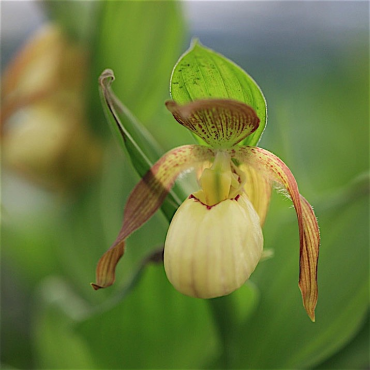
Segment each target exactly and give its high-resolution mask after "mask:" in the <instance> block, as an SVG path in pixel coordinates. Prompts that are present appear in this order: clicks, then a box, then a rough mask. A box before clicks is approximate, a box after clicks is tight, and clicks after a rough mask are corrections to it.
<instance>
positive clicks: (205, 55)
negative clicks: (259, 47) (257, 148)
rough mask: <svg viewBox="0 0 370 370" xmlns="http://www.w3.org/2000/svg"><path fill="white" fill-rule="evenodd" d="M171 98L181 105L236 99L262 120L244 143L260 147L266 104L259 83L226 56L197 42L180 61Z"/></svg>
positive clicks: (264, 123) (174, 71) (265, 119)
mask: <svg viewBox="0 0 370 370" xmlns="http://www.w3.org/2000/svg"><path fill="white" fill-rule="evenodd" d="M170 88H171V96H172V99H173V100H174V101H175V102H176V103H178V104H186V103H189V102H192V101H194V100H197V99H207V98H208V99H209V98H221V99H235V100H238V101H241V102H243V103H245V104H247V105H249V106H251V107H252V108H253V109H254V110H255V111H256V113H257V116H258V117H259V119H260V126H259V128H258V129H257V130H256V131H255V132H254V133H253V134H252V135H250V136H248V137H247V138H246V139H245V140H244V141H243V142H242V144H244V145H256V144H257V143H258V141H259V139H260V137H261V135H262V132H263V130H264V128H265V126H266V121H267V111H266V101H265V98H264V96H263V94H262V91H261V90H260V88H259V87H258V85H257V84H256V82H255V81H254V80H253V79H252V78H251V77H250V76H249V75H248V74H247V73H246V72H244V71H243V70H242V69H241V68H240V67H239V66H237V65H236V64H235V63H233V62H232V61H230V60H229V59H227V58H225V57H224V56H222V55H220V54H218V53H216V52H214V51H213V50H211V49H208V48H205V47H204V46H203V45H201V44H200V43H199V41H197V40H195V41H193V43H192V45H191V46H190V49H189V50H188V51H187V52H186V53H185V54H184V55H183V56H182V57H181V58H180V59H179V61H178V62H177V64H176V66H175V68H174V70H173V72H172V76H171V84H170Z"/></svg>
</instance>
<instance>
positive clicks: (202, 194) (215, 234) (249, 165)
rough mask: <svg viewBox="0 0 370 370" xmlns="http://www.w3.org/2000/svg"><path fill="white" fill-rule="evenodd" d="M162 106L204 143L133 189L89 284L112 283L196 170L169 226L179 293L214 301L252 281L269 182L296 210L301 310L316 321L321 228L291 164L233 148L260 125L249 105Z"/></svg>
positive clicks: (176, 153) (179, 152) (168, 247)
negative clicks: (144, 230) (142, 232)
mask: <svg viewBox="0 0 370 370" xmlns="http://www.w3.org/2000/svg"><path fill="white" fill-rule="evenodd" d="M166 106H167V108H168V109H169V111H170V112H171V113H172V114H173V116H174V117H175V119H176V120H177V121H178V122H179V123H180V124H181V125H183V126H184V127H186V128H187V129H189V130H190V131H192V132H193V133H194V134H196V135H198V136H199V137H200V138H201V139H203V140H204V141H205V142H206V143H207V144H208V145H209V146H205V145H185V146H181V147H179V148H175V149H173V150H171V151H169V152H168V153H166V154H165V155H164V156H163V157H162V158H161V159H160V160H159V161H158V162H157V163H155V164H154V166H153V167H152V168H151V169H150V171H149V172H148V173H147V174H146V175H145V176H144V177H143V178H142V179H141V181H140V182H139V183H138V184H137V185H136V187H135V188H134V189H133V191H132V193H131V194H130V196H129V198H128V200H127V204H126V208H125V212H124V220H123V225H122V228H121V231H120V233H119V235H118V237H117V239H116V241H115V242H114V244H113V245H112V246H111V247H110V248H109V250H108V251H107V252H106V253H105V254H104V255H103V256H102V257H101V259H100V260H99V263H98V266H97V271H96V279H97V280H96V283H95V284H92V286H93V288H94V289H96V290H97V289H100V288H105V287H108V286H110V285H112V284H113V283H114V280H115V268H116V265H117V263H118V261H119V259H120V258H121V257H122V255H123V253H124V246H125V240H126V239H127V238H128V237H129V236H130V235H131V234H132V233H133V232H134V231H135V230H137V229H138V228H139V227H140V226H142V225H143V224H144V223H145V222H146V221H147V220H148V219H149V218H150V217H151V216H152V215H153V214H154V213H155V212H156V211H157V210H158V208H159V207H160V206H161V204H162V202H163V201H164V199H165V197H166V195H167V194H168V192H169V191H170V189H171V187H172V186H173V184H174V182H175V180H176V178H177V177H178V176H179V175H180V174H181V173H182V172H184V171H188V170H189V169H191V168H198V169H201V170H200V177H199V185H200V190H199V191H197V192H195V193H193V194H191V195H190V196H189V197H188V198H187V199H186V200H185V201H184V203H183V204H182V205H181V206H180V207H179V208H178V210H177V212H176V213H175V215H174V217H173V219H172V222H171V224H170V227H169V230H168V233H167V238H166V242H165V250H164V266H165V270H166V274H167V277H168V279H169V280H170V282H171V283H172V284H173V285H174V287H175V288H176V289H177V290H179V291H180V292H181V293H183V294H186V295H189V296H193V297H199V298H213V297H219V296H223V295H226V294H229V293H231V292H233V291H234V290H236V289H238V288H239V287H240V286H241V285H242V284H244V282H245V281H246V280H247V279H248V278H249V276H250V275H251V273H252V272H253V271H254V269H255V268H256V266H257V264H258V262H259V260H260V259H261V256H262V251H263V236H262V230H261V226H262V224H263V222H264V219H265V216H266V212H267V208H268V203H269V199H270V193H271V184H272V183H277V184H278V185H280V186H282V187H284V188H285V189H286V190H287V192H288V193H289V195H290V198H291V199H292V201H293V205H294V208H295V210H296V213H297V219H298V226H299V235H300V275H299V287H300V289H301V293H302V298H303V304H304V307H305V309H306V311H307V313H308V315H309V317H310V318H311V320H313V321H314V320H315V306H316V302H317V261H318V251H319V243H320V238H319V230H318V224H317V220H316V217H315V215H314V212H313V210H312V207H311V206H310V204H309V203H308V202H307V201H306V200H305V198H303V197H302V196H301V195H300V193H299V190H298V186H297V183H296V181H295V179H294V177H293V175H292V173H291V172H290V170H289V168H288V167H287V166H286V165H285V164H284V163H283V162H282V161H281V160H280V159H279V158H278V157H276V156H275V155H274V154H272V153H270V152H268V151H267V150H264V149H261V148H258V147H250V146H240V145H238V144H239V143H240V142H241V141H242V140H243V139H245V138H246V137H247V136H248V135H250V134H252V133H253V132H254V131H255V130H256V129H257V128H258V126H259V118H258V117H257V115H256V113H255V111H254V110H253V109H252V108H251V107H249V106H248V105H246V104H244V103H241V102H238V101H235V100H230V99H204V100H196V101H194V102H191V103H189V104H186V105H178V104H177V103H175V102H174V101H168V102H166Z"/></svg>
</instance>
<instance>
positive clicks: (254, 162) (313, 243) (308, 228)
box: [230, 147, 320, 321]
mask: <svg viewBox="0 0 370 370" xmlns="http://www.w3.org/2000/svg"><path fill="white" fill-rule="evenodd" d="M230 154H231V156H232V157H234V158H236V159H237V160H239V161H240V162H243V163H246V164H249V165H251V166H253V167H254V168H255V169H256V170H257V171H259V172H260V174H261V175H262V176H264V177H266V178H267V179H269V180H270V181H275V182H277V183H279V184H281V185H283V186H284V187H285V188H286V190H287V191H288V192H289V195H290V197H291V199H292V201H293V205H294V208H295V210H296V213H297V219H298V227H299V239H300V261H299V262H300V263H299V268H300V270H299V288H300V290H301V293H302V299H303V305H304V307H305V309H306V311H307V314H308V316H309V317H310V319H311V320H312V321H315V307H316V303H317V297H318V287H317V263H318V258H319V246H320V234H319V227H318V224H317V219H316V217H315V214H314V212H313V209H312V207H311V205H310V204H309V203H308V202H307V200H306V199H305V198H303V197H302V195H300V194H299V190H298V185H297V183H296V180H295V178H294V176H293V174H292V173H291V172H290V170H289V168H288V167H287V166H286V164H285V163H284V162H283V161H282V160H281V159H280V158H278V157H277V156H275V155H274V154H272V153H270V152H268V151H267V150H264V149H261V148H257V147H240V148H237V149H231V150H230Z"/></svg>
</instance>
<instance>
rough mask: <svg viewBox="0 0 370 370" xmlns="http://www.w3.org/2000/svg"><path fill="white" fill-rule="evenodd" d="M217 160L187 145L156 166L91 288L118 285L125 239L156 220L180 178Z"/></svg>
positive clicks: (132, 198)
mask: <svg viewBox="0 0 370 370" xmlns="http://www.w3.org/2000/svg"><path fill="white" fill-rule="evenodd" d="M213 156H214V153H213V150H212V149H209V148H206V147H204V146H200V145H184V146H181V147H179V148H176V149H173V150H171V151H169V152H168V153H166V154H165V155H164V156H163V157H162V158H161V159H159V160H158V162H157V163H155V164H154V166H153V167H152V168H151V169H150V171H149V172H147V174H146V175H145V176H144V177H143V178H142V179H141V180H140V182H139V183H138V184H137V185H136V186H135V188H134V189H133V191H132V192H131V194H130V195H129V197H128V200H127V203H126V207H125V212H124V218H123V225H122V228H121V231H120V232H119V234H118V237H117V239H116V241H115V242H114V243H113V245H112V246H111V247H110V248H109V249H108V250H107V252H105V254H104V255H103V256H102V257H101V258H100V260H99V262H98V266H97V268H96V283H95V284H91V285H92V287H93V288H94V289H95V290H97V289H100V288H106V287H108V286H110V285H112V284H113V283H114V280H115V268H116V265H117V263H118V261H119V260H120V258H121V257H122V255H123V252H124V246H125V239H127V237H128V236H129V235H130V234H132V233H133V232H134V231H136V230H137V229H138V228H139V227H140V226H142V225H143V224H144V223H145V222H146V221H148V220H149V218H150V217H151V216H153V214H154V213H155V212H156V211H157V209H158V208H159V207H160V206H161V204H162V202H163V201H164V199H165V197H166V195H167V194H168V192H169V191H170V189H171V188H172V186H173V184H174V182H175V180H176V178H177V177H178V176H179V175H180V174H181V173H182V172H184V171H186V170H188V169H191V168H192V167H194V166H195V165H197V164H200V163H202V162H203V161H206V160H210V159H212V158H213Z"/></svg>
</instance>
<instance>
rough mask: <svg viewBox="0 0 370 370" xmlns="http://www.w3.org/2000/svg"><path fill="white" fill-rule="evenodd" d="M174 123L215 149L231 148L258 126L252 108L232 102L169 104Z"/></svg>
mask: <svg viewBox="0 0 370 370" xmlns="http://www.w3.org/2000/svg"><path fill="white" fill-rule="evenodd" d="M166 107H167V109H168V110H169V111H170V112H171V113H172V114H173V116H174V117H175V119H176V120H177V121H178V122H179V123H180V124H182V125H183V126H185V127H186V128H187V129H189V130H190V131H192V132H193V133H194V134H196V135H197V136H199V137H200V138H202V139H203V140H204V141H205V142H206V143H207V144H209V145H211V146H212V147H214V148H220V147H232V146H234V145H236V144H237V143H239V142H240V141H242V140H243V139H245V138H246V137H247V136H248V135H250V134H251V133H252V132H254V131H255V130H257V128H258V126H259V122H260V120H259V118H258V117H257V114H256V112H255V111H254V110H253V108H252V107H250V106H248V105H246V104H244V103H241V102H239V101H236V100H230V99H204V100H196V101H193V102H191V103H189V104H186V105H178V104H177V103H175V102H174V101H167V102H166Z"/></svg>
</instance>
